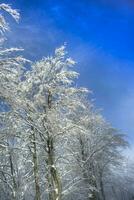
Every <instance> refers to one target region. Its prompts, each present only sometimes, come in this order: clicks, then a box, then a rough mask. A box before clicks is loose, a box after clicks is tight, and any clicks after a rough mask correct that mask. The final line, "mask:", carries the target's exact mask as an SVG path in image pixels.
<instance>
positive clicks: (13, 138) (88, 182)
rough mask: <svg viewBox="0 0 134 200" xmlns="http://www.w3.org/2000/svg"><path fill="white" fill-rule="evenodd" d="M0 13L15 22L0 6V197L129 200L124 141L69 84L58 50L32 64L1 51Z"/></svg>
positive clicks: (132, 190)
mask: <svg viewBox="0 0 134 200" xmlns="http://www.w3.org/2000/svg"><path fill="white" fill-rule="evenodd" d="M5 13H6V14H7V15H11V17H13V18H14V20H15V21H17V22H18V20H19V17H20V16H19V13H18V11H17V10H14V9H12V8H11V7H10V6H9V5H7V4H0V45H1V46H0V199H1V200H84V199H87V200H123V199H124V200H132V199H134V167H133V164H132V163H130V162H128V161H127V160H126V158H125V157H124V156H123V153H122V151H123V150H124V149H125V148H126V147H127V146H128V142H127V141H126V140H125V137H124V135H123V134H122V133H120V132H119V131H118V130H116V129H115V128H113V127H112V126H111V125H110V124H109V123H107V121H106V120H105V119H104V118H103V116H102V115H101V113H99V111H97V110H96V109H95V107H94V105H93V104H92V101H90V100H89V96H88V93H89V91H88V89H86V88H81V87H77V86H76V85H75V79H76V78H78V76H79V74H78V73H77V72H75V71H74V70H73V68H74V66H75V61H73V59H72V58H70V57H68V54H67V52H66V46H65V45H63V46H61V47H60V48H57V49H56V50H55V52H54V54H53V55H52V56H49V57H46V58H43V59H42V60H40V61H37V62H35V63H32V62H30V61H29V60H27V59H25V58H23V57H22V56H21V51H23V49H19V48H16V47H15V48H14V47H11V48H6V49H5V48H4V41H5V33H6V31H8V30H9V24H8V23H7V21H6V17H5ZM31 51H32V50H31ZM29 65H30V69H29V70H28V68H29V67H27V66H29Z"/></svg>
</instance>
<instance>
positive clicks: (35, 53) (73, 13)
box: [3, 0, 134, 144]
mask: <svg viewBox="0 0 134 200" xmlns="http://www.w3.org/2000/svg"><path fill="white" fill-rule="evenodd" d="M3 1H4V0H3ZM4 2H7V3H9V4H12V5H13V7H15V8H17V9H19V10H20V13H21V20H20V24H15V23H14V22H13V21H12V20H11V22H12V31H11V32H10V33H9V34H8V37H9V39H10V40H9V41H10V42H9V43H10V45H13V46H19V47H23V48H24V49H25V53H24V55H25V57H27V58H30V59H32V60H37V59H40V58H42V57H43V56H46V55H50V54H51V53H53V51H54V49H55V47H57V46H60V45H62V44H63V43H64V42H67V44H68V47H67V49H68V51H69V54H70V55H71V57H73V58H74V59H75V60H76V61H77V66H76V70H77V71H78V72H79V73H80V77H79V80H78V81H77V84H78V85H81V86H85V87H88V88H89V89H91V90H92V91H93V95H92V96H91V98H93V99H95V104H96V106H97V107H98V108H101V109H102V113H103V115H104V117H106V118H107V120H108V121H109V122H111V123H112V124H113V126H115V127H117V128H118V129H120V130H122V132H124V133H126V134H128V137H129V141H130V142H131V143H132V144H134V133H133V132H134V38H133V37H134V3H133V1H131V0H77V1H72V0H53V1H52V0H31V1H30V0H29V1H28V0H7V1H4Z"/></svg>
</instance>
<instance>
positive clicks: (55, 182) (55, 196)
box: [47, 137, 62, 200]
mask: <svg viewBox="0 0 134 200" xmlns="http://www.w3.org/2000/svg"><path fill="white" fill-rule="evenodd" d="M47 147H48V160H47V164H48V168H49V174H48V184H49V200H61V191H62V189H61V188H62V187H61V180H60V176H59V174H58V171H57V169H56V166H55V165H54V164H55V158H54V149H53V139H52V137H49V138H48V141H47Z"/></svg>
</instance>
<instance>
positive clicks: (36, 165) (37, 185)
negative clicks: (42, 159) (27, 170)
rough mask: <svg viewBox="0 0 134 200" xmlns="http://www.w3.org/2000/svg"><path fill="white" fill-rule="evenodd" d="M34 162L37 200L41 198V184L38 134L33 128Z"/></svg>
mask: <svg viewBox="0 0 134 200" xmlns="http://www.w3.org/2000/svg"><path fill="white" fill-rule="evenodd" d="M32 136H33V137H32V139H33V142H32V143H33V163H34V181H35V200H41V197H40V196H41V195H40V186H39V170H38V160H37V147H36V136H35V132H34V130H33V135H32Z"/></svg>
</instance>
